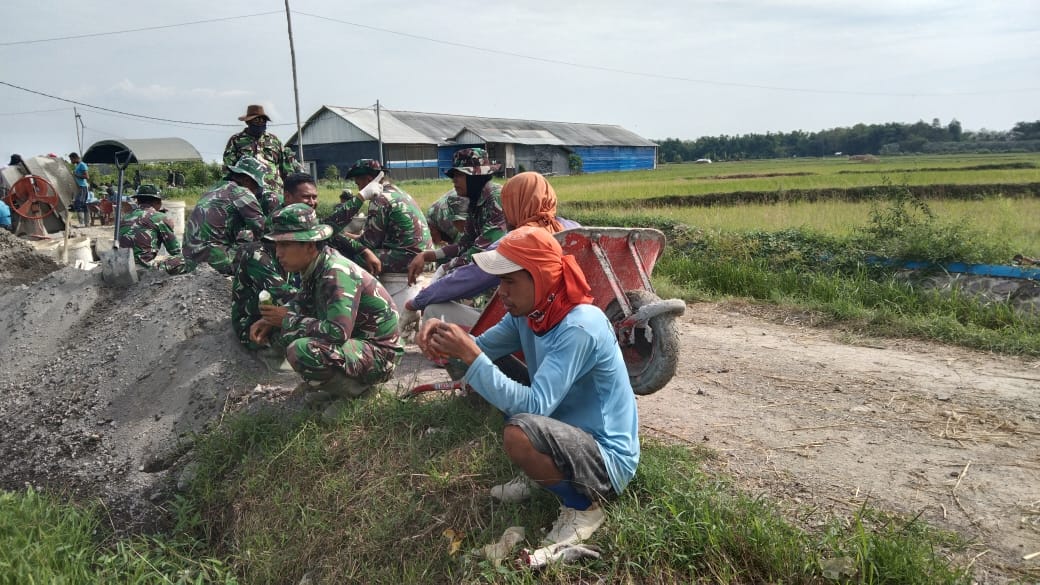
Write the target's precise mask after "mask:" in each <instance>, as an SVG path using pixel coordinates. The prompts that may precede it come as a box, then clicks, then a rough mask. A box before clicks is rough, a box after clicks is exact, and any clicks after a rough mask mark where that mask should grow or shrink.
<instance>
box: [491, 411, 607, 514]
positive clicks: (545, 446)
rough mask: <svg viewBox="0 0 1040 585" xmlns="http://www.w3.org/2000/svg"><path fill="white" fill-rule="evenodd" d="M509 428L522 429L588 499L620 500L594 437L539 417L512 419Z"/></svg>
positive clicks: (528, 416) (536, 447)
mask: <svg viewBox="0 0 1040 585" xmlns="http://www.w3.org/2000/svg"><path fill="white" fill-rule="evenodd" d="M506 424H507V425H515V426H518V427H520V429H521V430H522V431H524V434H526V435H527V438H528V439H530V441H531V445H533V446H534V448H535V449H537V450H538V452H539V453H545V454H546V455H548V456H550V457H552V459H553V462H555V463H556V467H558V468H559V469H560V471H561V472H563V475H564V476H565V477H566V478H568V480H570V482H571V483H572V484H573V485H574V488H575V489H576V490H578V491H579V492H581V493H583V494H585V495H586V496H588V497H589V499H591V500H593V501H596V500H611V499H613V498H615V497H617V494H616V493H614V486H613V485H612V484H611V483H610V476H609V475H607V466H606V465H605V464H604V463H603V456H602V455H600V452H599V445H598V444H596V440H595V439H593V438H592V435H590V434H588V433H586V432H585V431H583V430H581V429H579V428H578V427H574V426H571V425H569V424H567V423H565V422H560V421H558V420H556V419H554V418H549V417H547V416H541V415H537V414H517V415H513V416H512V417H510V418H509V420H507V421H506Z"/></svg>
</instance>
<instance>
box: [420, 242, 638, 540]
mask: <svg viewBox="0 0 1040 585" xmlns="http://www.w3.org/2000/svg"><path fill="white" fill-rule="evenodd" d="M473 261H474V262H475V263H476V264H477V265H478V266H480V268H481V269H483V270H484V271H485V272H487V273H489V274H495V275H498V276H499V278H500V285H499V289H498V294H499V296H500V297H501V299H502V303H503V305H504V306H505V308H506V310H507V311H508V313H509V314H508V315H507V316H505V317H503V318H502V320H501V321H500V322H499V323H498V324H497V325H495V326H494V327H492V328H491V329H489V330H487V331H486V332H484V333H483V334H482V335H480V336H479V337H477V338H473V337H471V336H470V335H469V334H468V333H466V331H465V330H464V329H462V328H461V327H459V326H458V325H452V324H448V323H443V322H441V321H440V320H438V319H431V320H430V321H428V322H427V323H426V324H425V325H424V326H423V329H422V331H420V333H419V338H418V342H419V346H420V347H421V348H422V350H423V351H424V352H425V353H426V355H427V356H428V357H431V358H446V357H454V358H458V359H461V360H462V361H463V362H465V363H466V364H467V365H468V366H469V368H468V370H467V371H466V376H465V381H466V382H467V383H468V384H469V385H470V386H471V387H472V388H473V389H474V390H476V391H477V392H478V393H479V394H480V395H481V396H483V397H484V398H485V399H487V401H488V402H490V403H491V404H493V405H494V406H496V407H497V408H498V409H500V410H501V411H502V412H504V413H505V414H506V416H507V417H508V420H507V421H506V427H505V429H504V431H503V447H504V448H505V451H506V454H507V455H508V456H509V458H510V459H511V460H512V461H513V463H515V464H516V465H517V466H518V467H520V469H521V470H523V472H524V474H525V477H523V478H518V479H517V480H514V481H512V482H509V483H507V484H504V485H501V486H495V487H494V488H492V489H491V496H492V497H494V498H496V499H499V500H502V501H520V500H522V499H524V498H526V497H527V496H528V495H529V494H530V487H531V483H530V480H534V481H535V482H537V484H538V485H540V486H541V487H544V488H545V489H547V490H549V491H551V492H553V493H554V494H556V495H557V496H558V497H559V498H560V499H561V500H562V502H563V505H562V506H561V507H560V517H559V518H558V519H557V520H556V522H555V523H554V524H553V527H552V530H550V531H549V533H548V534H547V535H546V537H545V540H544V542H543V544H546V545H550V544H557V545H565V544H573V543H577V542H580V541H582V540H585V539H587V538H589V536H591V535H592V533H593V532H595V530H596V529H597V528H599V526H600V525H602V523H603V521H604V520H605V519H606V515H605V514H604V512H603V510H602V508H601V507H600V501H602V500H609V499H612V498H614V497H616V496H617V495H618V494H619V493H621V491H622V490H624V489H625V486H626V485H628V482H629V481H630V480H631V479H632V476H633V475H635V471H636V466H637V465H638V464H639V420H638V415H637V412H636V403H635V396H634V395H633V393H632V386H631V384H630V383H629V378H628V370H627V369H626V367H625V362H624V358H623V357H622V355H621V349H620V347H619V346H618V343H617V339H616V338H615V337H614V330H613V327H612V326H611V324H610V321H609V320H608V319H607V317H606V315H604V314H603V311H601V310H600V309H599V308H597V307H596V306H594V305H593V304H591V302H592V297H591V296H590V293H591V291H590V289H589V285H588V283H587V282H586V280H585V276H584V274H583V273H582V272H581V269H580V268H579V267H578V265H577V262H576V261H575V259H574V257H573V256H564V255H563V251H562V250H561V248H560V245H559V243H558V242H557V241H556V239H555V238H554V237H553V236H552V235H550V234H549V232H548V231H546V230H545V229H542V228H536V227H522V228H519V229H517V230H514V231H512V232H510V233H509V234H507V235H506V236H504V237H503V238H502V239H501V240H500V241H499V246H498V248H497V249H496V250H493V251H488V252H481V253H477V254H474V255H473ZM518 350H522V351H523V354H524V359H525V361H526V363H527V367H528V369H529V370H530V374H531V376H530V377H531V385H530V386H525V385H523V384H520V383H518V382H515V381H513V380H512V379H510V378H509V377H507V376H506V375H505V374H504V373H502V371H501V370H500V369H499V368H498V367H497V366H496V365H495V364H494V363H493V362H494V360H495V359H498V358H500V357H503V356H508V355H510V354H512V353H514V352H516V351H518Z"/></svg>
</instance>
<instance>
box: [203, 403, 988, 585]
mask: <svg viewBox="0 0 1040 585" xmlns="http://www.w3.org/2000/svg"><path fill="white" fill-rule="evenodd" d="M501 427H502V417H501V415H500V414H499V413H498V412H497V411H493V410H492V409H490V408H488V407H487V406H486V405H478V404H477V403H476V402H473V401H469V400H464V399H454V398H445V399H435V400H432V401H427V402H415V401H413V402H401V401H399V400H396V399H394V398H392V397H389V396H386V395H383V396H378V397H373V398H371V399H369V400H366V401H359V402H355V403H351V404H350V405H348V406H347V407H346V408H345V410H344V411H343V412H342V413H341V415H340V418H339V420H338V421H336V422H335V423H333V424H328V423H318V422H315V421H314V420H310V419H306V418H287V417H285V416H279V415H275V414H271V415H260V416H251V417H248V418H237V419H233V420H232V421H230V422H229V423H228V424H226V425H225V428H224V429H223V430H222V431H220V432H218V433H216V434H214V435H211V436H209V437H208V438H206V439H204V440H202V441H200V443H199V449H200V451H199V454H200V461H201V467H200V472H199V475H198V476H197V480H196V482H195V484H194V486H193V488H192V491H191V493H190V494H189V496H188V499H187V501H188V502H190V503H191V504H190V505H191V506H192V507H193V509H194V512H193V514H194V515H197V516H198V517H201V518H205V519H206V522H204V523H203V524H204V527H200V529H202V530H203V532H200V535H204V536H205V537H206V538H208V539H209V542H210V544H211V547H212V550H215V551H219V553H220V554H221V555H223V556H226V557H227V558H228V559H229V562H231V563H232V565H233V566H235V567H236V569H237V570H238V573H239V576H240V578H241V579H242V581H243V582H246V583H296V582H299V581H300V580H301V579H303V578H304V577H305V576H309V578H311V579H312V580H313V582H314V583H346V582H358V583H395V584H396V583H459V582H464V583H543V582H547V583H588V582H596V581H597V580H601V581H602V582H607V583H635V584H641V583H673V582H676V583H763V582H785V583H820V582H824V581H825V579H826V575H828V574H830V573H833V572H834V571H839V573H841V572H844V573H843V576H841V578H840V579H837V581H841V582H852V583H880V582H892V583H896V582H899V583H950V584H953V583H958V584H959V583H966V582H967V581H966V576H965V574H964V572H963V571H961V570H959V569H958V568H956V567H955V566H954V564H953V563H951V561H950V560H949V558H947V557H946V556H945V554H946V553H943V552H940V551H951V550H954V549H956V548H957V547H958V546H959V545H958V544H957V543H956V542H954V541H953V540H951V539H950V538H949V537H948V536H947V535H943V534H940V533H938V532H935V531H932V530H929V529H927V527H924V526H919V525H918V524H917V523H916V522H906V521H899V522H897V523H896V524H898V528H899V529H898V530H896V529H892V527H893V526H895V524H893V523H892V522H889V523H888V524H885V523H881V522H876V521H875V520H874V518H872V517H869V514H870V513H868V512H866V511H864V512H863V513H861V514H859V515H858V516H857V517H855V518H841V519H833V520H831V521H828V522H826V523H825V524H826V526H825V528H824V529H823V530H815V529H814V530H812V531H807V530H805V529H803V528H801V527H799V526H796V525H795V524H793V523H791V522H790V521H788V520H786V519H784V517H783V516H782V515H781V514H780V513H779V512H777V510H776V509H775V507H774V506H773V505H772V504H770V503H769V502H767V501H766V500H763V499H761V498H756V497H751V496H748V495H745V494H742V493H740V492H738V491H737V490H735V489H734V488H733V487H732V486H730V485H729V484H728V483H727V482H726V481H725V480H723V479H719V478H717V477H713V476H711V475H709V474H706V473H704V472H703V471H702V470H701V464H702V462H703V457H705V456H706V455H705V453H703V452H695V451H691V450H688V449H686V448H683V447H679V446H671V445H665V444H661V443H657V442H653V441H644V452H643V460H642V462H641V465H640V469H639V472H638V473H637V476H636V478H635V479H634V480H633V483H632V484H631V485H630V488H629V489H628V490H626V492H625V493H624V494H623V496H622V497H621V498H619V499H618V500H617V501H616V502H614V503H612V504H610V505H609V506H608V514H609V520H608V522H607V524H606V525H605V526H604V528H603V529H601V530H600V531H599V532H597V534H596V535H595V536H594V538H593V540H592V544H594V545H595V546H597V547H599V548H600V549H601V550H602V551H603V553H604V554H603V558H601V559H599V560H595V561H590V562H587V563H585V564H580V565H575V566H568V567H561V568H551V569H549V570H547V571H546V572H543V573H538V574H535V573H530V572H528V571H524V570H518V569H515V568H512V567H510V566H508V565H505V566H502V567H495V566H493V565H492V564H490V563H489V562H488V561H487V560H484V559H481V558H478V557H476V556H474V555H472V554H470V553H469V552H468V551H470V550H471V549H474V548H478V547H480V546H482V545H483V544H487V543H490V542H494V541H495V540H497V539H498V536H499V535H500V534H501V533H502V532H503V531H504V530H505V528H507V527H509V526H513V525H521V526H525V527H526V528H527V543H526V546H528V547H530V548H534V547H536V546H537V544H536V543H537V540H538V539H539V538H540V532H539V530H538V529H539V527H545V526H548V525H549V524H551V522H552V521H553V520H554V519H555V515H556V506H557V503H556V500H555V499H554V498H552V497H550V496H549V495H547V493H540V494H538V495H537V496H536V497H535V498H534V499H533V500H532V502H531V503H530V504H527V505H501V504H496V503H494V502H492V501H491V500H490V499H489V498H487V497H486V491H487V489H488V488H489V487H490V486H491V485H493V484H495V483H499V482H501V481H504V480H507V479H509V478H510V477H512V475H513V474H514V473H515V471H514V470H512V469H510V467H509V464H508V461H507V459H506V457H505V456H504V454H503V453H502V452H501V449H500V446H499V443H500V433H501ZM907 527H910V528H907ZM911 528H912V529H911ZM447 530H451V531H452V533H454V534H456V535H459V536H460V537H461V542H459V543H458V544H459V545H460V546H459V547H458V551H453V549H452V540H451V539H449V538H447V537H446V536H445V533H446V531H447ZM833 559H838V561H834V560H833ZM835 574H838V573H835Z"/></svg>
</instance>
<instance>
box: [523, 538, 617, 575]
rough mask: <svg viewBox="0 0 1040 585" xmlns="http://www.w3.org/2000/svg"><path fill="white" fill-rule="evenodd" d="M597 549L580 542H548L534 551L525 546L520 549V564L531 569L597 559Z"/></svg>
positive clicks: (598, 555)
mask: <svg viewBox="0 0 1040 585" xmlns="http://www.w3.org/2000/svg"><path fill="white" fill-rule="evenodd" d="M599 557H600V553H599V550H598V549H596V548H595V547H592V546H585V545H582V544H567V543H562V544H550V545H549V546H547V547H545V548H540V549H538V550H536V551H529V550H527V549H526V548H525V549H524V550H522V551H520V562H521V564H524V565H527V566H528V567H531V568H532V569H541V568H542V567H545V566H546V565H549V564H553V563H561V564H571V563H574V562H576V561H578V560H581V559H584V558H591V559H598V558H599Z"/></svg>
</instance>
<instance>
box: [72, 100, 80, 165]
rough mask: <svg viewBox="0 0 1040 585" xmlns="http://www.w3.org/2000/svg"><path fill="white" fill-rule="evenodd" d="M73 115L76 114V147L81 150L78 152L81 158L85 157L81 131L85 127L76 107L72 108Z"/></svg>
mask: <svg viewBox="0 0 1040 585" xmlns="http://www.w3.org/2000/svg"><path fill="white" fill-rule="evenodd" d="M72 113H73V114H75V118H74V120H73V121H74V122H75V123H76V146H78V147H79V150H77V151H76V152H78V153H79V155H80V156H83V131H82V130H81V128H82V126H83V118H81V117H80V115H79V110H77V109H76V107H75V106H73V108H72Z"/></svg>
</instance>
